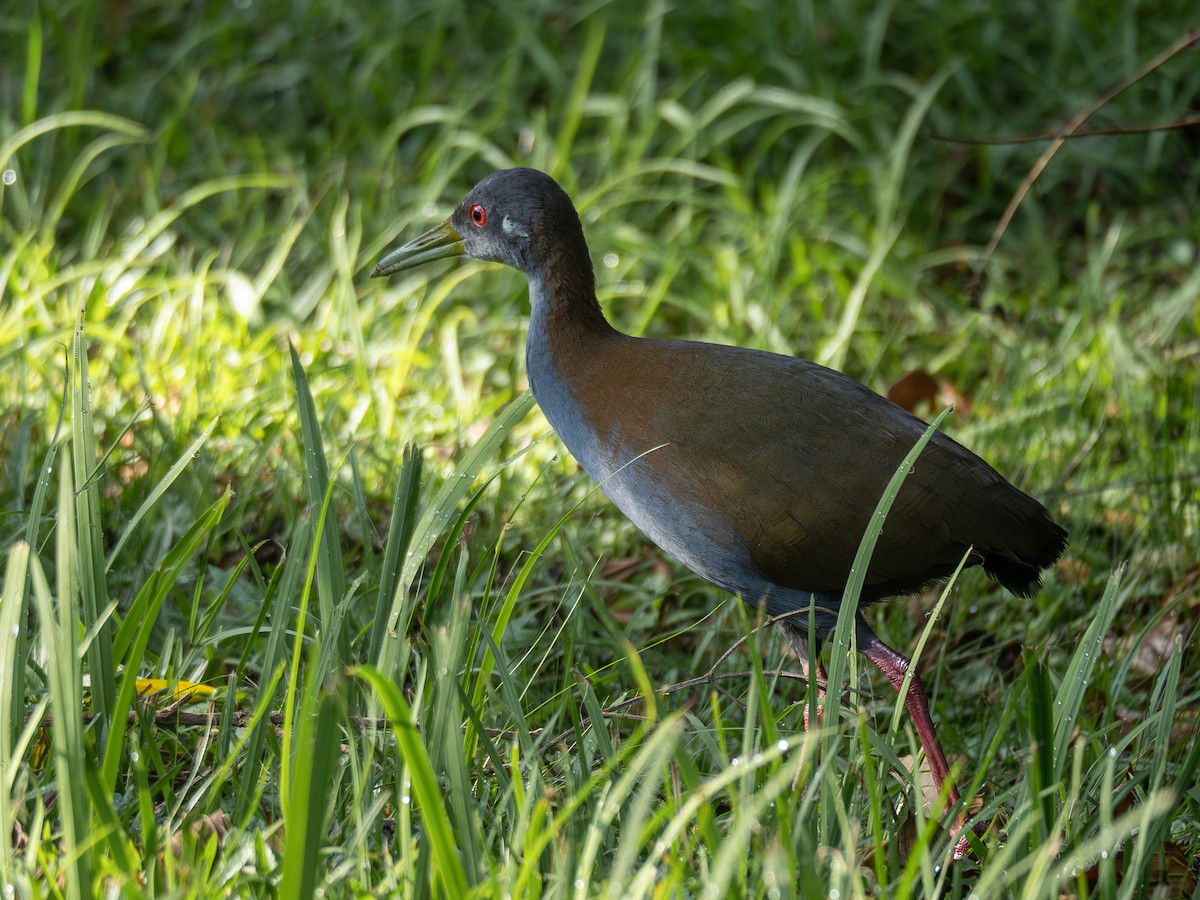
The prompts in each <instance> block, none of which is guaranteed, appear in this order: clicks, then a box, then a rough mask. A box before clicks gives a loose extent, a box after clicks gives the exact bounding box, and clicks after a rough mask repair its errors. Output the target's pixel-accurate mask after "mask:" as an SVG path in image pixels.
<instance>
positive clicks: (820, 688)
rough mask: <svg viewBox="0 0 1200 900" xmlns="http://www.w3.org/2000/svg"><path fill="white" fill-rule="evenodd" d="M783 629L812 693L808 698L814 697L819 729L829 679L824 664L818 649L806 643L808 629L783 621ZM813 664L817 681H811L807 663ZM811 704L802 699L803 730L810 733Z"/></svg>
mask: <svg viewBox="0 0 1200 900" xmlns="http://www.w3.org/2000/svg"><path fill="white" fill-rule="evenodd" d="M782 624H783V629H784V631H785V632H786V633H787V636H788V639H789V640H790V641H791V642H792V651H793V652H794V653H795V654H796V659H797V660H799V662H800V672H801V674H803V675H804V677H805V678H806V679H807V680H808V686H809V688H810V689H812V691H813V692H814V693H813V694H811V695H810V696H815V697H816V701H817V702H816V707H817V725H816V727H817V728H820V727H821V720H822V718H823V717H824V716H823V712H824V709H825V686H826V685H827V684H828V683H829V679H828V677H827V676H826V674H825V664H824V663H823V662H821V658H820V656H819V655H818V653H819V650H818V647H819V645H818V646H817V647H813V646H812V645H811V644H809V641H808V629H807V628H806V627H805V626H804V625H803V624H800V623H798V622H794V621H791V620H789V619H784V620H783V622H782ZM810 662H811V663H815V664H816V665H815V668H816V670H817V673H816V674H817V679H816V681H814V680H813V678H812V675H811V674H810V670H811V669H812V668H813V666H810V665H809V663H810ZM811 705H812V704H811V703H809V698H808V697H805V699H804V730H805V731H806V732H807V731H812V730H813V729H812V724H811V722H810V721H809V708H810V706H811Z"/></svg>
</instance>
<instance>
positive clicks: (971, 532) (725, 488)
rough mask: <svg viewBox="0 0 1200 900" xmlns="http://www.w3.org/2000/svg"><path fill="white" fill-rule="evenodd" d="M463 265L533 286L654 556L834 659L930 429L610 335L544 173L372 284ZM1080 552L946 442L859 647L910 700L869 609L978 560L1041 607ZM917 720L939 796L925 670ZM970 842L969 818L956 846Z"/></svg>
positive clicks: (913, 504)
mask: <svg viewBox="0 0 1200 900" xmlns="http://www.w3.org/2000/svg"><path fill="white" fill-rule="evenodd" d="M455 256H465V257H469V258H471V259H476V260H486V261H491V262H497V263H502V264H504V265H508V266H511V267H513V268H515V269H517V270H519V271H520V272H522V273H523V274H524V275H525V278H526V279H527V281H528V283H529V302H530V316H529V327H528V333H527V336H526V344H525V366H526V374H527V377H528V381H529V387H530V390H531V391H532V393H533V396H534V399H535V400H536V401H537V403H538V405H539V406H540V407H541V409H542V411H543V413H544V414H545V416H546V419H547V421H548V422H549V423H550V425H551V427H552V428H553V429H554V431H555V432H556V433H557V435H558V437H559V439H560V440H561V441H562V443H563V444H564V445H565V446H566V448H567V449H568V450H569V451H570V453H571V455H572V456H574V458H575V459H576V460H577V461H578V463H579V465H580V467H581V468H582V469H583V470H584V471H585V472H586V473H587V474H588V475H589V476H590V477H591V478H592V479H593V480H594V481H595V482H596V483H597V484H598V485H599V486H600V489H601V490H602V491H603V492H604V493H605V494H606V495H607V496H608V497H609V498H610V499H611V500H612V502H613V503H614V504H615V505H616V506H617V508H618V509H620V510H621V512H622V513H624V515H625V516H626V517H628V518H629V519H630V520H631V521H632V522H633V523H634V524H635V525H636V526H637V527H638V528H639V529H640V530H641V531H642V532H643V533H644V534H645V535H646V536H647V537H649V538H650V540H651V541H653V542H654V543H655V544H657V545H658V546H659V547H661V548H662V549H663V550H665V551H666V552H667V553H669V554H670V555H671V556H673V557H674V558H675V559H677V560H678V561H679V562H680V563H682V564H683V565H684V566H686V567H687V568H689V569H691V570H692V571H693V572H695V573H696V574H697V575H699V576H700V577H701V578H703V579H705V580H707V581H709V582H710V583H712V584H714V585H716V586H717V587H719V588H721V589H723V590H725V591H728V592H730V593H732V594H735V595H738V596H740V597H741V598H742V600H744V601H745V602H747V603H749V604H751V605H753V606H755V607H761V608H764V609H765V612H766V613H767V614H768V615H769V616H770V617H772V619H773V620H776V619H778V620H779V622H780V624H781V626H782V627H783V629H784V630H785V632H786V634H787V637H788V638H789V640H790V642H791V645H792V647H793V649H794V651H795V653H796V655H797V657H798V658H799V660H800V665H801V667H802V670H803V673H804V674H805V675H806V676H807V675H808V671H809V666H808V662H807V661H808V660H809V659H811V658H815V657H811V656H810V653H811V652H812V650H813V649H814V648H811V647H810V646H809V640H808V638H809V634H810V622H809V618H810V616H811V618H812V623H811V624H812V632H813V633H814V634H815V636H816V638H817V641H818V645H819V643H820V642H821V641H823V640H824V639H826V638H827V637H828V636H829V635H830V634H831V633H832V632H833V629H834V626H835V625H836V622H837V613H838V609H839V606H840V603H841V601H842V596H843V591H844V589H845V587H846V583H847V580H848V578H849V576H850V571H851V566H852V563H853V560H854V556H855V553H856V551H857V549H858V546H859V543H860V540H861V538H862V536H863V533H864V531H865V530H866V529H867V526H868V522H869V520H870V518H871V516H872V514H873V513H874V510H875V506H876V503H877V501H878V500H879V497H880V496H881V495H882V493H883V491H884V489H885V487H886V485H887V484H888V481H889V480H890V478H891V476H892V474H893V473H894V472H895V471H896V469H897V467H898V466H899V465H900V464H901V462H902V461H903V459H904V457H905V456H906V454H907V453H908V452H909V451H910V450H911V449H912V448H913V446H914V445H915V444H916V443H917V441H918V440H919V439H920V438H921V436H922V435H923V434H924V433H925V431H926V428H927V425H926V423H925V422H924V421H922V420H921V419H919V418H917V417H916V416H914V415H912V414H911V413H909V412H907V411H906V410H904V409H901V408H900V407H899V406H896V405H895V404H893V403H892V402H890V401H889V400H887V399H885V398H883V397H881V396H880V395H879V394H877V393H875V392H874V391H872V390H870V389H869V388H867V387H865V386H864V385H862V384H860V383H859V382H857V381H855V380H854V379H852V378H850V377H849V376H847V375H844V374H842V373H840V372H837V371H834V370H832V369H829V368H826V367H824V366H821V365H819V364H817V363H815V362H810V361H808V360H805V359H800V358H797V357H791V356H786V355H782V354H777V353H771V352H767V351H763V350H756V349H748V348H743V347H734V346H725V345H718V344H711V343H703V342H699V341H689V340H662V339H653V338H641V337H633V336H630V335H627V334H624V333H622V332H621V331H619V330H618V329H616V328H614V327H613V326H612V325H611V324H610V323H609V322H608V320H607V319H606V318H605V316H604V314H603V312H602V311H601V308H600V304H599V301H598V300H597V297H596V287H595V275H594V271H593V268H592V263H591V256H590V253H589V249H588V245H587V241H586V239H585V237H584V232H583V227H582V225H581V223H580V219H579V215H578V213H577V211H576V209H575V206H574V204H573V202H572V201H571V198H570V197H569V195H568V194H567V193H566V191H564V190H563V188H562V187H561V186H560V185H559V184H558V183H557V182H556V181H555V180H554V179H553V178H552V177H551V176H549V175H547V174H545V173H544V172H541V171H538V170H536V169H531V168H514V169H506V170H503V171H498V172H494V173H493V174H491V175H489V176H488V177H486V178H484V179H483V180H482V181H480V182H479V183H478V184H477V185H475V187H474V188H472V189H471V190H470V191H469V192H468V193H467V195H466V197H465V198H464V199H463V200H462V202H460V203H459V204H458V206H457V207H456V208H455V209H454V212H453V213H452V214H451V215H450V217H449V218H448V219H446V221H445V222H443V223H442V224H441V225H438V226H437V227H435V228H432V229H430V230H429V231H427V232H425V233H424V234H422V235H421V236H419V237H417V238H416V239H414V240H412V241H410V242H408V243H405V244H404V245H403V246H400V247H398V248H397V249H395V250H392V251H391V252H389V253H387V254H385V255H384V256H383V258H382V259H381V260H380V261H379V262H378V264H377V265H376V266H375V267H374V269H373V270H372V271H371V277H373V278H378V277H385V276H389V275H393V274H395V273H397V272H400V271H404V270H407V269H410V268H412V267H414V266H419V265H422V264H424V263H428V262H431V261H434V260H437V259H443V258H448V257H455ZM1066 545H1067V532H1066V531H1065V530H1064V529H1063V528H1062V527H1061V526H1060V525H1059V524H1057V523H1056V522H1055V521H1054V520H1053V519H1052V518H1051V516H1050V514H1049V512H1048V511H1047V510H1046V508H1045V507H1044V506H1043V505H1042V504H1041V503H1039V502H1038V501H1037V500H1035V499H1034V498H1032V497H1030V496H1029V495H1028V494H1026V493H1024V492H1022V491H1021V490H1019V489H1018V488H1016V487H1014V486H1013V485H1012V484H1010V483H1009V482H1008V481H1006V480H1005V479H1004V478H1003V477H1002V476H1001V475H1000V474H999V473H998V472H997V471H996V470H995V469H993V468H992V467H991V466H990V465H989V464H988V463H986V462H985V461H984V460H983V459H981V458H980V457H979V456H976V455H975V454H974V453H972V452H971V451H970V450H968V449H966V448H965V447H963V446H962V445H961V444H959V443H957V442H956V441H954V440H953V439H952V438H950V437H948V436H947V435H945V434H944V433H942V432H940V431H939V432H936V433H935V434H934V435H933V436H932V438H931V439H930V440H929V442H928V443H927V444H926V446H925V447H924V449H923V450H922V452H921V454H920V456H919V457H918V460H917V464H916V466H915V467H914V468H913V469H912V470H911V472H910V473H909V475H908V477H907V479H906V480H905V481H904V483H903V486H902V487H901V489H900V492H899V494H898V495H897V496H896V498H895V500H894V502H893V505H892V507H891V510H890V512H889V513H888V515H887V519H886V522H885V526H884V528H883V531H882V533H881V534H880V535H879V538H878V541H877V543H876V546H875V548H874V552H873V555H872V556H871V560H870V564H869V566H868V568H867V573H866V579H865V582H864V585H863V587H862V591H861V595H860V599H859V606H858V609H857V610H856V612H855V619H854V628H855V632H856V642H857V648H858V650H859V652H861V653H862V654H863V655H864V656H865V657H866V658H867V659H868V660H870V661H871V662H872V663H873V664H874V665H875V666H876V667H877V668H878V669H879V670H880V671H881V672H882V673H883V675H884V676H885V677H886V678H887V680H888V681H889V682H890V683H891V685H892V686H893V688H895V689H896V690H897V691H899V690H900V688H901V685H902V684H903V682H904V679H905V675H906V673H908V672H909V670H910V668H911V663H910V660H909V659H908V658H907V657H905V656H904V655H903V654H901V653H900V652H898V651H897V650H895V649H893V648H892V647H890V646H888V645H887V644H885V643H884V642H883V641H882V640H881V639H880V638H879V637H878V636H877V635H876V634H875V632H874V631H873V630H872V629H871V627H870V626H869V624H868V623H867V621H866V619H865V618H864V616H863V611H864V609H865V608H866V607H868V606H869V605H870V604H872V603H875V602H876V601H879V600H882V599H884V598H887V597H894V596H900V595H906V594H907V595H911V594H914V593H916V592H918V591H920V590H921V589H923V588H925V587H927V586H929V585H932V584H934V583H937V582H938V581H941V580H944V579H946V578H947V577H948V576H950V575H951V574H952V573H953V572H954V571H955V570H956V568H957V567H958V566H959V564H960V562H961V561H963V560H964V559H965V560H966V565H967V566H982V568H983V570H984V572H985V573H987V575H989V576H990V577H991V578H992V579H994V580H995V581H998V582H999V583H1000V584H1001V585H1002V586H1003V587H1004V588H1006V589H1007V590H1008V591H1010V592H1012V593H1014V594H1016V595H1018V596H1022V597H1026V596H1032V595H1033V594H1034V593H1035V592H1036V591H1037V590H1038V589H1039V588H1040V586H1041V572H1042V571H1043V570H1044V569H1046V568H1048V567H1049V566H1051V565H1052V564H1053V563H1054V562H1055V561H1056V560H1058V559H1059V557H1060V556H1061V555H1062V554H1063V552H1064V550H1065V548H1066ZM810 611H811V612H810ZM779 617H782V619H779ZM817 649H819V646H818V648H817ZM818 674H819V675H820V676H822V677H823V675H824V670H823V668H820V669H819V671H818ZM905 706H906V708H907V710H908V712H909V713H910V715H911V717H912V720H913V724H914V728H915V730H916V733H917V736H918V738H919V740H920V743H921V746H922V750H923V752H924V754H925V757H926V759H927V761H928V764H929V767H930V770H931V772H932V774H933V776H934V780H935V782H936V784H937V786H938V788H939V790H940V789H941V788H942V785H943V784H944V783H946V782H947V781H949V780H950V767H949V765H948V763H947V760H946V756H945V754H944V753H943V752H942V748H941V745H940V744H939V742H938V739H937V735H936V732H935V729H934V724H933V719H932V715H931V713H930V709H929V701H928V697H927V696H926V693H925V690H924V687H923V685H922V683H921V680H920V678H919V677H918V676H917V673H916V672H915V671H913V672H912V673H911V680H910V683H909V689H908V692H907V694H906V695H905ZM805 724H806V727H807V725H808V722H807V716H806V720H805ZM948 797H949V803H950V805H951V806H953V805H955V804H957V803H958V802H959V799H960V796H959V793H958V790H957V788H956V787H955V785H954V784H953V782H952V781H951V783H950V785H949V787H948ZM959 828H961V819H960V822H959V824H958V825H956V826H955V827H954V828H952V834H953V833H954V832H955V831H957V830H958V829H959ZM964 842H965V838H961V839H960V840H959V844H958V847H957V849H956V853H955V855H956V856H959V855H962V851H963V848H964V847H965V843H964Z"/></svg>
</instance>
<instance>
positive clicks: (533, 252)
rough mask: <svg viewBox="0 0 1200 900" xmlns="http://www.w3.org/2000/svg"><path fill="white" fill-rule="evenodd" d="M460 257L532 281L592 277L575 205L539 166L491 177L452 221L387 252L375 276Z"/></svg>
mask: <svg viewBox="0 0 1200 900" xmlns="http://www.w3.org/2000/svg"><path fill="white" fill-rule="evenodd" d="M459 255H464V256H469V257H471V258H472V259H483V260H489V261H492V262H499V263H504V264H505V265H508V266H512V267H513V268H515V269H520V270H521V271H522V272H524V273H525V275H526V276H527V277H529V278H530V279H535V278H539V279H540V278H542V277H544V276H546V275H548V274H549V273H551V272H555V273H558V274H560V275H561V274H565V273H570V275H571V276H573V277H578V276H583V277H586V278H587V280H588V283H589V284H590V283H591V280H592V267H591V261H590V259H589V257H588V251H587V244H586V242H585V241H584V238H583V228H582V227H581V226H580V224H579V216H578V214H577V213H576V212H575V206H574V205H573V204H572V203H571V198H570V197H568V196H567V193H566V191H564V190H563V189H562V188H561V187H559V186H558V183H557V182H556V181H555V180H554V179H553V178H551V177H550V176H549V175H547V174H545V173H544V172H539V171H538V170H537V169H505V170H504V171H501V172H495V173H493V174H492V175H489V176H488V177H487V178H485V179H483V181H481V182H479V184H477V185H475V187H473V188H471V190H470V192H469V193H468V194H467V196H466V197H465V198H464V199H463V201H462V202H461V203H459V204H458V207H457V208H456V209H455V210H454V212H453V214H452V215H451V216H450V218H449V219H447V220H446V221H445V222H443V223H442V224H441V225H439V226H438V227H436V228H433V229H431V230H429V231H427V232H426V233H425V234H423V235H421V236H420V237H418V238H416V239H415V240H413V241H410V242H409V243H407V244H405V245H404V246H402V247H400V248H398V249H396V250H393V251H392V252H391V253H389V254H387V255H386V256H385V257H384V258H383V259H382V260H380V262H379V264H378V265H377V266H375V268H374V269H373V270H372V271H371V277H372V278H378V277H380V276H385V275H391V274H393V273H395V272H399V271H402V270H404V269H410V268H412V267H414V266H418V265H421V264H422V263H426V262H429V261H431V260H434V259H442V258H444V257H448V256H459Z"/></svg>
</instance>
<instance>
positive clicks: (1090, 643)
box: [1054, 565, 1125, 777]
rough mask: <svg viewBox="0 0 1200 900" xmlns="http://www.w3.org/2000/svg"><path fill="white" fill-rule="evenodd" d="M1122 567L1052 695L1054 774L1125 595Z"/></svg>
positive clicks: (1058, 772)
mask: <svg viewBox="0 0 1200 900" xmlns="http://www.w3.org/2000/svg"><path fill="white" fill-rule="evenodd" d="M1124 572H1125V567H1124V566H1123V565H1122V566H1118V567H1117V569H1116V570H1115V571H1114V572H1113V573H1112V575H1111V576H1110V577H1109V579H1108V586H1107V587H1106V588H1105V589H1104V595H1103V596H1102V597H1101V598H1100V603H1099V604H1098V605H1097V607H1096V611H1095V614H1094V615H1093V617H1092V620H1091V622H1090V623H1089V625H1088V628H1087V631H1086V632H1084V635H1083V637H1082V638H1081V639H1080V641H1079V643H1078V645H1076V647H1075V652H1074V653H1073V654H1071V661H1070V662H1069V663H1068V664H1067V670H1066V672H1064V673H1063V679H1062V684H1061V686H1060V687H1059V689H1058V694H1057V696H1056V697H1055V698H1054V774H1055V776H1056V777H1062V773H1063V770H1064V767H1065V766H1066V763H1067V754H1068V753H1069V752H1070V745H1071V733H1072V732H1073V731H1074V730H1075V724H1076V722H1077V721H1078V718H1079V710H1080V708H1081V707H1082V706H1083V698H1084V695H1085V694H1086V692H1087V690H1088V684H1089V683H1090V681H1091V677H1092V672H1093V670H1094V669H1095V668H1096V663H1097V662H1098V661H1099V659H1100V655H1101V652H1102V649H1103V646H1104V637H1105V635H1107V634H1108V630H1109V628H1110V627H1111V626H1112V622H1113V618H1114V617H1115V616H1116V614H1117V610H1118V609H1120V608H1121V603H1122V601H1123V600H1124V595H1123V594H1122V593H1121V592H1120V587H1121V578H1122V576H1123V574H1124Z"/></svg>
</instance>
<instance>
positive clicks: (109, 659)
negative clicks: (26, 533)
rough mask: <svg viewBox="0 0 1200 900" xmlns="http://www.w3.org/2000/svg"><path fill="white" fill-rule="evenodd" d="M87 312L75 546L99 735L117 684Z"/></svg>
mask: <svg viewBox="0 0 1200 900" xmlns="http://www.w3.org/2000/svg"><path fill="white" fill-rule="evenodd" d="M85 316H86V310H84V309H80V310H79V315H78V319H77V321H76V324H75V336H74V341H73V343H72V346H71V384H72V391H71V463H72V471H73V474H74V483H75V484H76V485H77V486H78V492H77V493H76V494H75V497H74V503H75V515H74V519H75V527H76V535H75V542H74V547H73V548H72V550H73V553H74V557H75V559H74V561H73V565H74V567H75V568H76V570H77V571H78V578H79V582H78V583H79V589H80V595H81V597H82V599H83V608H82V612H83V623H84V627H85V628H88V629H91V628H97V631H96V635H95V638H94V639H93V640H92V642H91V645H90V646H89V648H88V653H87V659H88V674H89V675H90V676H91V684H92V701H93V703H94V704H95V707H96V712H97V714H99V716H100V719H101V734H104V733H105V732H106V731H107V729H108V728H109V727H110V726H111V725H112V714H113V707H114V704H115V703H116V689H117V686H116V668H115V666H114V664H113V655H112V636H111V634H110V632H109V629H110V624H109V623H105V624H103V625H100V624H99V623H100V617H101V611H102V610H104V609H105V607H107V606H108V601H109V596H108V585H107V582H106V579H105V573H104V548H103V538H102V534H103V527H104V526H103V523H102V521H101V513H100V486H99V484H97V483H96V479H95V475H96V472H95V466H96V425H95V421H94V417H93V409H92V399H91V380H90V378H89V376H88V345H87V338H86V337H85V334H84V327H85ZM59 589H60V594H59V602H60V603H65V602H67V601H66V599H65V597H64V595H63V594H62V593H61V589H62V585H59ZM71 599H73V598H71Z"/></svg>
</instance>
